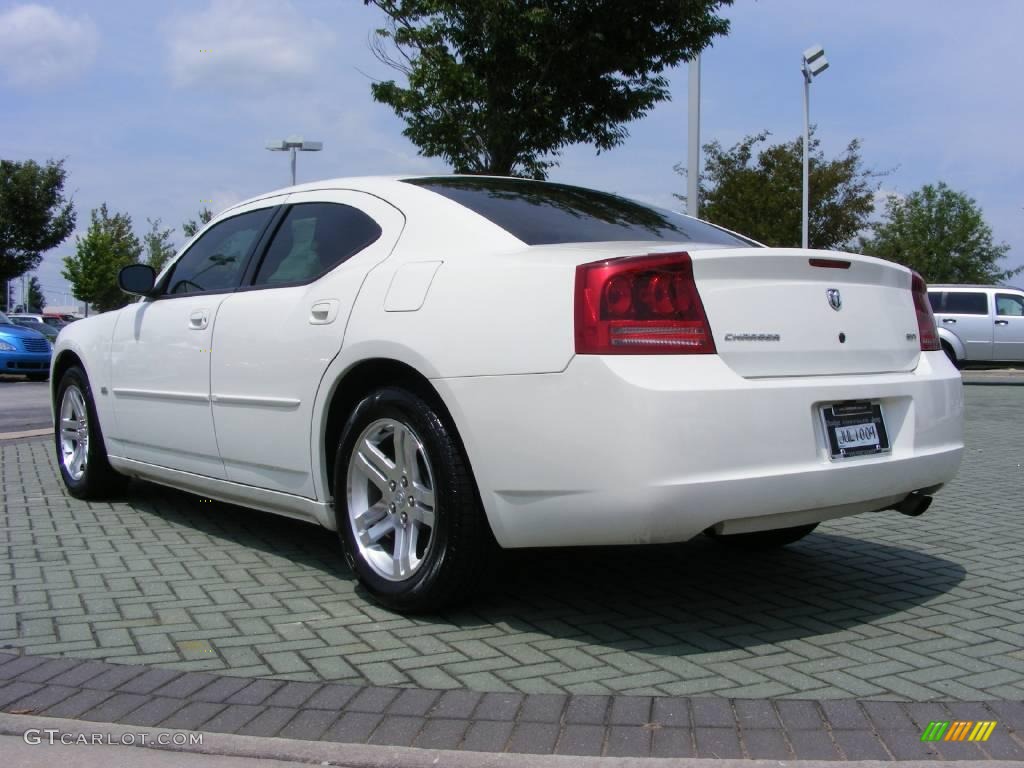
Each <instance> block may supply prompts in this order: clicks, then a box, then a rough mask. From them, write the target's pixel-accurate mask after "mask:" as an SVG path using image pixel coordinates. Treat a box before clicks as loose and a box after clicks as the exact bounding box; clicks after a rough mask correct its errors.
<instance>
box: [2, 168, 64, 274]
mask: <svg viewBox="0 0 1024 768" xmlns="http://www.w3.org/2000/svg"><path fill="white" fill-rule="evenodd" d="M66 178H67V173H66V172H65V170H64V161H63V160H58V161H53V160H50V161H48V162H47V163H46V165H42V166H41V165H39V164H38V163H37V162H35V161H34V160H26V161H25V162H23V163H16V162H12V161H10V160H0V281H5V280H13V279H14V278H16V277H20V276H21V275H23V274H25V273H26V272H30V271H32V270H33V269H35V268H36V267H38V266H39V262H40V261H41V260H42V258H43V253H44V252H45V251H48V250H50V249H51V248H54V247H56V246H58V245H60V244H61V243H62V242H63V241H64V240H65V239H67V237H68V236H69V235H70V234H71V233H72V232H73V231H74V229H75V208H74V205H73V204H72V202H71V201H70V200H66V199H65V198H64V182H65V180H66Z"/></svg>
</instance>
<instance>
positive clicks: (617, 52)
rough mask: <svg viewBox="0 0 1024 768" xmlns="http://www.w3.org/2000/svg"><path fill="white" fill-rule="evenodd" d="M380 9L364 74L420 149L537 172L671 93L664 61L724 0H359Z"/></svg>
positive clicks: (609, 136)
mask: <svg viewBox="0 0 1024 768" xmlns="http://www.w3.org/2000/svg"><path fill="white" fill-rule="evenodd" d="M364 1H365V2H366V4H367V5H371V4H372V5H375V6H377V7H378V8H379V9H380V10H382V11H383V12H384V13H385V14H386V15H387V22H386V26H384V27H383V28H381V29H378V30H376V36H375V38H374V43H373V47H374V51H375V53H376V54H377V56H378V58H379V59H381V60H382V61H383V62H385V63H386V64H388V65H390V66H392V67H394V68H395V69H397V70H398V71H400V72H402V73H403V74H404V75H405V77H406V80H407V83H408V85H407V87H402V86H400V85H398V84H397V83H396V82H395V81H394V80H387V81H384V82H377V83H374V84H373V85H371V91H372V93H373V97H374V99H375V100H377V101H379V102H381V103H382V104H387V105H388V106H390V107H391V108H392V109H393V110H394V111H395V113H396V114H397V115H398V116H399V117H401V118H402V119H403V120H405V123H406V128H405V130H404V131H403V133H404V135H405V136H407V137H408V138H409V139H410V140H411V141H412V142H413V143H414V144H415V145H416V146H417V147H419V149H420V154H422V155H425V156H427V157H441V158H443V159H444V160H445V161H447V162H448V163H450V164H451V165H452V166H453V167H454V169H455V171H456V172H459V173H487V174H495V175H521V176H532V177H534V178H544V177H545V176H546V173H547V170H548V169H549V168H550V167H551V166H553V165H555V162H554V158H556V157H557V156H558V155H559V154H560V152H561V150H562V149H564V148H565V147H567V146H570V145H572V144H580V143H586V144H593V145H594V146H596V147H597V149H598V151H599V152H600V151H602V150H608V149H611V148H612V147H615V146H617V145H619V144H621V143H622V142H623V141H624V140H625V138H626V136H627V135H628V132H627V130H626V128H625V126H624V123H626V122H628V121H630V120H636V119H637V118H640V117H643V116H644V115H645V114H647V112H648V111H649V110H650V109H651V108H652V107H653V106H654V105H655V104H657V103H658V102H660V101H664V100H666V99H668V98H669V96H670V94H669V88H668V81H667V80H666V78H665V77H664V75H663V73H664V71H665V70H666V69H667V68H669V67H672V66H675V65H676V64H679V63H680V62H683V61H687V60H689V59H691V58H693V57H694V56H695V55H696V54H698V53H700V51H702V50H703V49H704V48H706V47H708V46H709V45H710V44H711V41H712V39H713V38H714V37H716V36H719V35H725V34H726V33H728V31H729V22H728V21H727V20H725V19H723V18H721V17H719V16H717V15H716V13H715V12H716V11H717V10H718V9H719V8H720V7H721V6H723V5H730V4H731V3H732V0H648V2H644V3H624V2H621V0H592V1H591V2H580V1H579V0H364Z"/></svg>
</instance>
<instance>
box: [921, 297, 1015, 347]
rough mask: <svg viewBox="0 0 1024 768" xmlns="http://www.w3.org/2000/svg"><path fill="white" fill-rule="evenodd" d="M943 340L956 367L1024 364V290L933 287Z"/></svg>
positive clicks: (934, 302) (934, 301)
mask: <svg viewBox="0 0 1024 768" xmlns="http://www.w3.org/2000/svg"><path fill="white" fill-rule="evenodd" d="M928 300H929V301H930V302H931V305H932V311H933V312H934V313H935V319H936V322H937V323H938V327H939V340H940V341H941V343H942V349H943V351H944V352H945V353H946V356H947V357H948V358H949V359H950V361H952V362H953V364H954V365H956V366H957V367H960V366H962V365H964V364H965V363H1020V362H1024V291H1022V290H1021V289H1020V288H1008V287H1006V286H1000V285H931V286H928Z"/></svg>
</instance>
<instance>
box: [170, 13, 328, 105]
mask: <svg viewBox="0 0 1024 768" xmlns="http://www.w3.org/2000/svg"><path fill="white" fill-rule="evenodd" d="M166 28H167V42H168V47H169V54H170V60H169V63H168V67H169V70H170V75H171V81H172V82H173V84H174V85H176V86H178V87H184V86H196V85H203V86H212V87H216V88H223V87H227V88H231V89H244V90H249V91H251V90H256V89H263V88H266V87H267V85H268V83H274V84H278V83H281V82H293V83H301V82H302V81H303V80H304V79H309V78H312V77H313V76H314V75H315V74H316V73H317V69H318V66H317V65H318V62H319V59H320V57H321V55H322V54H323V52H324V51H325V50H326V49H327V48H328V47H329V46H330V45H331V44H332V43H333V42H334V35H333V33H332V32H331V31H330V29H329V28H328V27H327V26H326V25H325V24H323V23H322V22H320V21H318V20H316V19H309V18H307V17H305V16H304V15H303V14H302V13H300V12H299V11H298V10H297V9H296V8H295V6H294V5H292V3H291V2H281V1H280V0H278V2H270V1H269V0H212V2H211V3H210V5H209V7H208V8H206V10H204V11H200V12H199V13H194V14H189V15H185V16H180V17H178V18H175V19H173V20H171V21H170V22H169V23H168V24H167V27H166Z"/></svg>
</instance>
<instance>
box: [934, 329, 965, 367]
mask: <svg viewBox="0 0 1024 768" xmlns="http://www.w3.org/2000/svg"><path fill="white" fill-rule="evenodd" d="M938 330H939V341H940V342H941V343H943V344H946V345H947V346H949V348H950V349H952V350H953V354H954V355H956V359H957V360H958V361H959V360H964V359H966V357H967V349H966V348H965V347H964V343H963V342H962V341H960V337H959V336H957V335H956V334H955V333H953V332H951V331H948V330H946V329H945V328H939V329H938Z"/></svg>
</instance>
